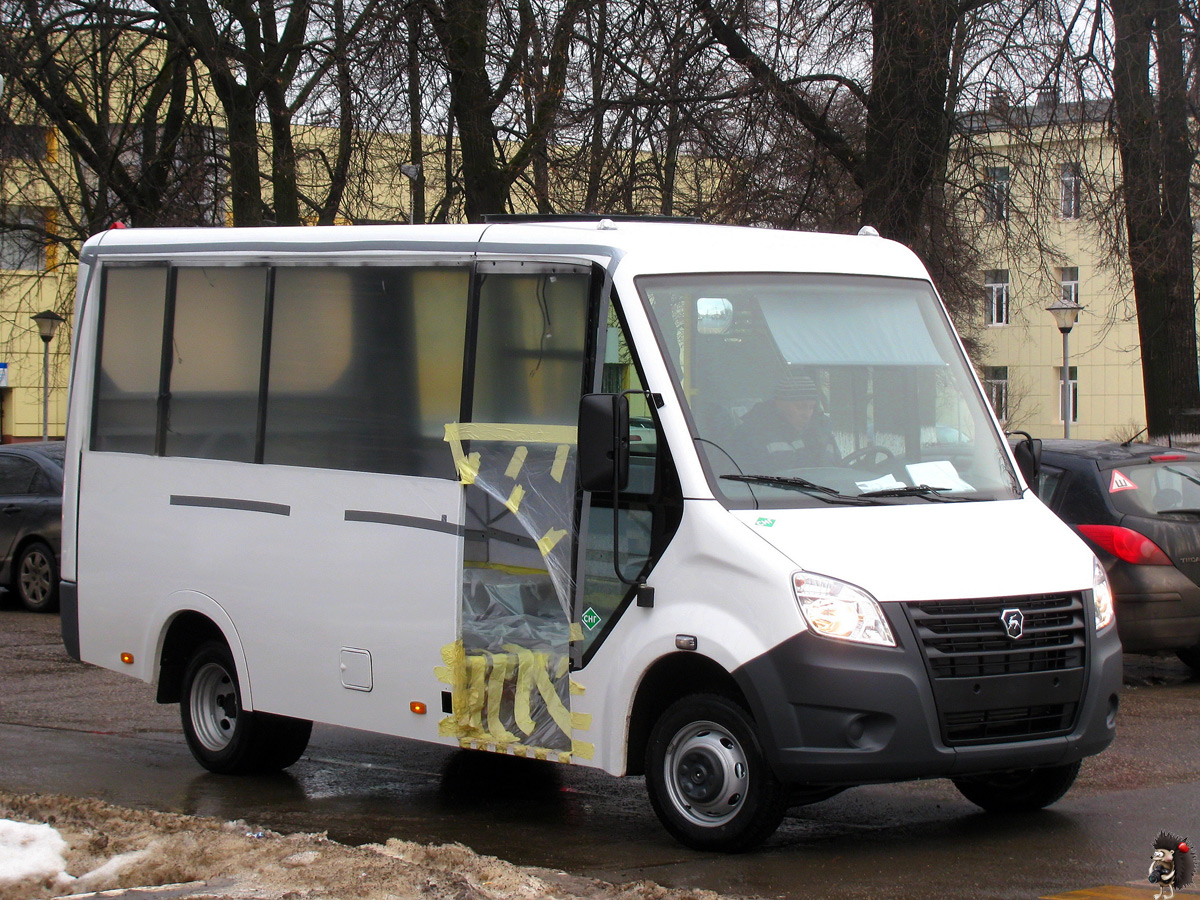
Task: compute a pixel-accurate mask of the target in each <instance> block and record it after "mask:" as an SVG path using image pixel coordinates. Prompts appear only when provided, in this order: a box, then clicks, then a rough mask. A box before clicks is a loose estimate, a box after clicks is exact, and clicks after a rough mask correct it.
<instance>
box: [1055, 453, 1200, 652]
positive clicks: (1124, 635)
mask: <svg viewBox="0 0 1200 900" xmlns="http://www.w3.org/2000/svg"><path fill="white" fill-rule="evenodd" d="M1037 489H1038V496H1040V497H1041V498H1042V500H1043V501H1044V502H1045V503H1046V505H1047V506H1049V507H1050V508H1051V509H1052V510H1054V512H1056V513H1057V514H1058V515H1059V517H1060V518H1062V519H1063V520H1064V521H1065V522H1067V523H1068V524H1069V525H1071V526H1072V527H1073V528H1074V529H1075V530H1076V531H1078V532H1079V534H1080V535H1082V536H1083V538H1084V539H1085V540H1086V541H1087V542H1088V544H1089V545H1091V547H1092V549H1093V550H1095V552H1096V555H1097V556H1098V557H1099V558H1100V560H1101V562H1103V563H1104V566H1105V568H1106V569H1107V571H1108V578H1109V581H1110V583H1111V584H1112V589H1113V596H1114V598H1115V599H1116V604H1117V633H1118V634H1119V635H1120V637H1121V643H1122V645H1123V646H1124V648H1125V650H1126V651H1128V652H1131V653H1143V652H1148V651H1157V650H1173V651H1175V652H1176V653H1177V654H1178V655H1179V658H1180V659H1182V660H1183V661H1184V662H1185V663H1187V664H1188V665H1189V666H1191V667H1192V669H1194V670H1195V671H1197V672H1200V453H1196V452H1192V451H1189V450H1180V449H1176V448H1171V447H1160V446H1155V445H1152V444H1132V443H1130V444H1118V443H1111V442H1108V441H1076V440H1049V441H1043V442H1042V465H1041V471H1040V473H1039V475H1038V479H1037Z"/></svg>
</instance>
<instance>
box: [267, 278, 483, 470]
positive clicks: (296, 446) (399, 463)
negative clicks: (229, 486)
mask: <svg viewBox="0 0 1200 900" xmlns="http://www.w3.org/2000/svg"><path fill="white" fill-rule="evenodd" d="M469 280H470V276H469V272H468V270H467V269H466V268H465V267H463V268H454V267H437V268H433V267H426V268H421V267H367V266H355V267H322V268H314V267H298V266H297V267H280V268H279V269H277V270H276V276H275V292H274V296H275V301H274V309H273V316H272V329H271V332H272V333H271V361H270V373H269V380H268V392H267V422H266V435H265V446H264V457H263V461H264V462H267V463H278V464H281V465H293V466H318V467H323V468H331V469H354V470H358V471H364V472H386V473H392V474H407V475H428V476H436V477H442V478H454V477H456V475H455V470H454V465H453V461H452V459H451V457H450V454H449V453H447V452H446V449H445V442H444V429H445V425H446V423H447V422H453V421H455V420H457V419H458V417H459V406H460V397H461V386H462V371H463V342H464V335H465V333H466V311H467V296H468V287H469Z"/></svg>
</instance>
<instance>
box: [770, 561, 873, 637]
mask: <svg viewBox="0 0 1200 900" xmlns="http://www.w3.org/2000/svg"><path fill="white" fill-rule="evenodd" d="M792 586H793V587H794V588H795V591H796V600H797V602H799V604H800V612H801V613H803V614H804V620H805V621H806V622H807V623H808V627H809V628H811V629H812V630H813V631H814V632H816V633H817V634H820V635H824V636H825V637H831V638H837V639H839V640H843V641H857V642H858V643H860V644H876V645H879V646H882V647H895V646H896V639H895V638H894V637H892V629H891V628H890V627H889V626H888V623H887V619H885V618H884V617H883V610H881V609H880V608H879V604H878V603H877V602H876V600H875V598H874V597H872V596H871V595H870V594H868V593H867V592H866V591H864V590H862V589H860V588H856V587H855V586H854V585H852V584H846V582H844V581H838V580H837V579H836V578H827V577H826V576H824V575H814V574H812V573H811V572H797V573H796V574H795V575H793V576H792Z"/></svg>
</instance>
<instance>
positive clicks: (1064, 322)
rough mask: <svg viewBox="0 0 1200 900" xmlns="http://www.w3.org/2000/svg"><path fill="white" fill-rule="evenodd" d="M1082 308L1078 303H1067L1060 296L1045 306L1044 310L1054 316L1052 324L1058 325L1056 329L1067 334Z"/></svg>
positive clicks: (1076, 320) (1073, 325)
mask: <svg viewBox="0 0 1200 900" xmlns="http://www.w3.org/2000/svg"><path fill="white" fill-rule="evenodd" d="M1082 309H1083V307H1082V306H1080V305H1079V304H1078V303H1068V302H1067V301H1066V300H1063V299H1061V298H1060V299H1058V300H1056V301H1054V303H1052V304H1051V305H1050V306H1047V307H1046V312H1048V313H1050V315H1052V316H1054V324H1056V325H1057V326H1058V330H1059V331H1061V332H1062V333H1063V334H1067V333H1068V332H1069V331H1070V330H1071V329H1072V328H1074V327H1075V323H1076V322H1078V321H1079V313H1080V311H1081V310H1082Z"/></svg>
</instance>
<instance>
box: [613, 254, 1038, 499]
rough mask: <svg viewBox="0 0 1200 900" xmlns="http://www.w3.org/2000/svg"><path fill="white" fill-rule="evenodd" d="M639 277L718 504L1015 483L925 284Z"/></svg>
mask: <svg viewBox="0 0 1200 900" xmlns="http://www.w3.org/2000/svg"><path fill="white" fill-rule="evenodd" d="M636 283H637V287H638V290H639V292H640V293H641V295H642V298H643V300H644V301H645V303H646V305H647V307H648V308H649V309H650V310H651V312H652V314H653V317H654V319H655V322H656V325H657V329H658V333H659V336H660V340H661V341H662V345H663V348H662V349H663V352H664V354H665V355H666V357H667V358H668V359H669V360H670V361H671V364H672V365H671V368H672V371H673V373H674V376H675V378H676V388H677V390H678V392H679V394H680V396H681V397H682V398H683V399H684V401H685V402H686V403H687V405H688V407H689V409H690V412H691V421H692V425H693V429H694V438H695V444H696V448H697V451H698V453H699V454H700V456H701V459H702V460H703V461H704V462H705V463H706V468H707V471H708V473H709V476H710V479H711V481H712V487H713V491H714V493H715V495H716V496H717V497H719V498H721V499H722V500H723V501H724V502H726V503H727V504H728V505H730V506H732V507H747V506H756V507H788V506H822V505H866V504H892V503H932V502H950V501H965V500H996V499H1009V498H1014V497H1016V496H1018V491H1019V488H1018V482H1017V479H1016V476H1015V474H1014V472H1013V470H1012V466H1011V465H1010V463H1009V459H1008V455H1007V453H1006V452H1005V449H1004V448H1003V446H1002V445H1001V442H1000V437H999V435H998V433H997V431H996V428H995V427H994V425H993V424H992V418H991V415H990V413H989V411H988V409H987V407H986V402H985V401H984V399H983V397H982V395H981V394H980V393H979V390H978V388H977V386H976V383H975V381H974V378H973V377H972V375H971V372H970V370H969V368H968V365H967V362H966V360H965V358H964V357H963V355H962V353H961V351H960V349H959V346H958V343H957V341H956V340H955V338H954V334H953V332H952V330H951V328H950V325H949V322H948V321H947V319H946V317H945V316H944V314H943V312H942V308H941V304H940V302H939V301H938V299H937V297H936V295H935V294H934V292H933V289H932V287H931V286H930V285H929V284H928V283H927V282H923V281H917V280H911V279H898V278H879V277H866V276H851V275H801V274H747V273H724V274H687V275H657V276H641V277H639V278H638V279H637V280H636Z"/></svg>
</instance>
